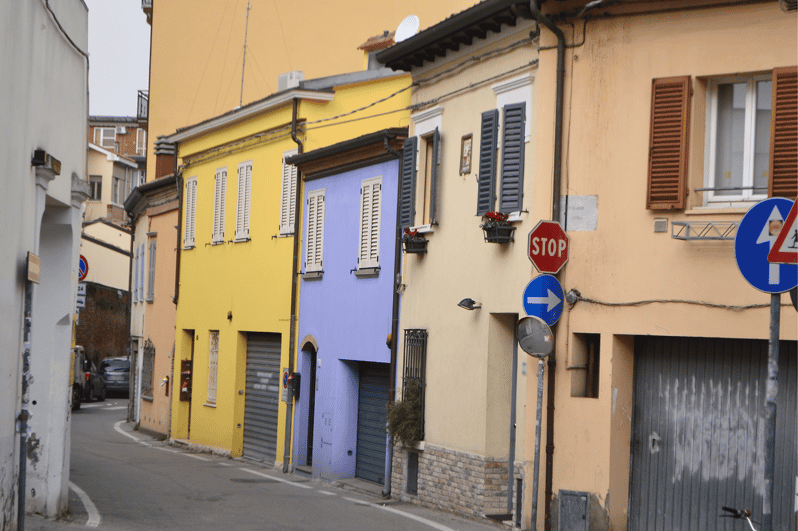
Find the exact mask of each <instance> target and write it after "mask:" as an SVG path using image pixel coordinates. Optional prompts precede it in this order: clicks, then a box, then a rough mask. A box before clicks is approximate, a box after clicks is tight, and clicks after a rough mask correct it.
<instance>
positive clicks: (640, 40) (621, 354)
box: [526, 2, 798, 529]
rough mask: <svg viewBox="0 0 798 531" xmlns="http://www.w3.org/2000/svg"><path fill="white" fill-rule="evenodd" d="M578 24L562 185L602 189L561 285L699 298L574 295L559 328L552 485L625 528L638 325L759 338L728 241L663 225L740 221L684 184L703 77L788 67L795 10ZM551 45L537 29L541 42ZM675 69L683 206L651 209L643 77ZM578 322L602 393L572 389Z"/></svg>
mask: <svg viewBox="0 0 798 531" xmlns="http://www.w3.org/2000/svg"><path fill="white" fill-rule="evenodd" d="M575 26H576V31H575V32H574V31H573V28H572V27H571V26H562V27H563V29H564V30H565V31H566V35H567V41H568V42H579V41H581V40H582V24H581V23H578V24H576V25H575ZM586 32H587V36H586V39H585V44H584V46H581V47H577V48H574V49H570V50H568V52H567V60H566V86H565V95H566V96H565V98H566V99H565V102H566V105H565V108H566V112H565V133H564V139H565V140H564V158H563V186H562V192H563V194H565V193H567V194H570V195H597V196H598V224H597V229H596V230H595V231H588V232H573V231H569V236H570V243H571V248H570V260H569V262H568V264H567V265H566V267H565V269H564V273H563V274H561V276H560V280H561V282H562V284H563V286H564V288H565V291H568V290H570V289H573V288H576V289H578V290H579V291H580V292H581V294H582V296H584V297H587V298H591V299H595V300H598V301H603V302H612V303H619V302H621V303H622V302H632V301H643V300H658V301H663V300H666V299H680V300H688V301H693V302H695V303H697V304H683V303H673V302H654V303H651V304H645V305H640V306H619V307H608V306H601V305H596V304H591V303H589V302H586V301H580V302H578V303H577V304H576V305H575V306H573V308H571V309H570V310H566V312H565V313H564V315H563V318H562V320H561V322H560V323H559V325H558V327H557V332H556V336H557V350H556V351H557V355H558V363H557V374H556V378H557V398H556V414H555V453H554V484H553V487H554V488H553V490H554V492H555V494H556V492H557V491H558V490H559V489H568V490H579V491H587V492H590V493H593V494H595V495H596V496H597V498H598V501H599V503H600V504H601V505H602V506H603V507H604V509H605V510H606V511H607V514H608V515H609V518H610V520H611V523H612V526H613V529H626V519H627V500H628V478H629V435H630V433H631V432H630V423H631V405H632V396H631V384H632V373H633V360H634V351H633V342H632V338H633V336H635V335H647V334H650V335H662V336H703V337H731V338H759V339H767V337H768V331H769V309H768V308H767V305H768V303H769V301H770V296H769V295H767V294H764V293H761V292H759V291H757V290H756V289H754V288H752V287H751V286H750V285H749V284H748V283H747V282H746V281H745V280H744V279H743V277H742V275H741V274H740V273H739V271H738V268H737V265H736V262H735V258H734V242H733V241H681V240H677V239H673V238H671V236H670V234H669V233H670V231H671V223H672V222H674V221H704V220H712V221H739V220H740V219H742V216H743V214H744V212H745V211H746V210H747V208H738V209H728V210H718V209H708V208H704V202H703V197H702V196H701V193H700V192H694V191H693V189H695V188H701V187H703V186H704V175H703V172H704V132H705V122H706V116H705V107H706V86H707V79H708V78H710V77H712V76H721V75H730V74H736V73H743V74H745V73H759V72H763V73H766V72H767V71H769V70H771V69H773V68H774V67H777V66H789V65H794V64H795V63H796V55H795V50H796V43H797V42H798V39H797V38H796V18H795V14H794V13H793V14H786V13H784V12H783V11H781V9H780V8H779V6H778V3H777V2H768V3H762V4H755V5H741V6H734V7H726V8H714V9H699V10H690V11H682V12H675V13H663V14H657V15H650V16H636V17H618V18H610V19H603V20H592V21H590V22H589V23H588V24H587V30H586ZM553 44H555V40H554V38H553V37H552V35H551V33H550V32H548V31H546V30H544V32H543V36H542V39H541V45H543V46H545V45H553ZM555 62H556V52H555V51H546V52H541V64H540V70H539V78H540V79H541V80H542V81H541V83H540V84H539V91H540V92H539V104H540V107H539V114H538V136H537V146H538V157H537V166H536V169H535V171H536V173H537V174H538V175H550V174H551V171H552V170H551V168H552V156H553V150H552V149H551V147H550V146H552V145H553V140H554V139H553V123H554V94H555V82H554V79H555V65H556V63H555ZM681 75H690V76H692V82H693V90H694V94H693V100H692V108H691V111H692V115H691V124H690V159H689V160H690V162H689V169H688V173H689V181H688V182H689V188H690V190H691V191H690V195H689V197H688V206H687V209H686V210H685V211H676V212H664V211H659V212H654V211H649V210H646V208H645V201H646V179H647V168H648V142H649V127H650V105H651V80H652V79H654V78H661V77H670V76H681ZM537 192H538V195H537V196H536V201H535V206H536V207H538V212H541V213H542V214H544V213H545V208H546V206H547V203H550V197H551V195H550V194H551V187H550V185H549V186H548V187H547V186H546V182H545V181H541V187H540V188H538V189H537ZM538 199H540V200H538ZM544 215H545V214H544ZM654 218H665V219H667V220H668V232H667V233H654ZM705 303H711V304H716V305H727V306H746V305H752V304H760V305H763V306H764V307H762V308H756V309H746V310H733V309H728V308H714V307H709V306H707V305H706V304H705ZM782 304H783V306H782V313H781V338H782V339H789V340H795V339H796V328H798V319H796V314H795V310H794V309H793V308H792V307H791V306H790V305H789V300H788V297H787V296H786V295H784V296H783V297H782ZM574 333H598V334H601V367H600V371H601V374H600V389H599V397H598V399H590V398H572V397H571V396H570V387H571V378H572V373H571V371H567V370H566V367H567V366H568V365H569V364H571V363H572V361H573V360H574V343H575V342H574V341H573V334H574ZM529 388H530V389H531V388H532V385H531V380H530V386H529ZM531 400H533V397H532V395H531V393H530V395H529V397H528V402H529V401H531ZM527 426H528V436H529V435H530V433H531V432H530V431H529V430H530V429H531V428H529V426H530V425H529V423H528V424H527ZM545 429H546V427H545V426H544V433H545ZM528 440H531V439H528ZM544 477H545V476H544V475H543V474H541V484H543V481H544ZM542 503H543V493H542V492H541V493H540V506H541V507H542ZM526 504H527V506H528V505H529V504H531V498H530V497H529V495H528V496H527V502H526ZM538 525H542V519H541V520H539V522H538Z"/></svg>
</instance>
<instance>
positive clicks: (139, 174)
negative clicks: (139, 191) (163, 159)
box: [133, 170, 147, 188]
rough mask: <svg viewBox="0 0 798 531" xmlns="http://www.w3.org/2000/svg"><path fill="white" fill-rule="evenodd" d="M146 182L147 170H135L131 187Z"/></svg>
mask: <svg viewBox="0 0 798 531" xmlns="http://www.w3.org/2000/svg"><path fill="white" fill-rule="evenodd" d="M145 182H147V172H146V170H136V173H135V182H134V183H133V187H134V188H135V187H136V186H141V185H142V184H144V183H145Z"/></svg>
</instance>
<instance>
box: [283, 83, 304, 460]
mask: <svg viewBox="0 0 798 531" xmlns="http://www.w3.org/2000/svg"><path fill="white" fill-rule="evenodd" d="M293 102H294V105H293V109H292V111H291V140H293V141H294V142H295V143H296V145H297V153H304V146H303V145H302V141H301V140H300V139H299V138H298V137H297V135H296V125H297V123H296V120H297V111H298V109H299V100H298V99H297V98H294V99H293ZM301 191H302V176H301V175H300V174H299V171H297V176H296V194H295V195H294V197H296V203H295V204H294V259H293V265H292V270H291V331H290V333H289V336H290V337H289V343H288V374H291V373H293V372H294V354H295V353H296V347H295V343H296V340H297V339H296V335H297V329H296V328H297V327H296V325H297V322H296V321H297V319H296V313H297V290H298V288H299V282H298V278H299V277H298V275H299V216H300V210H301V209H300V206H301V205H302V195H301ZM285 408H286V410H285V445H284V447H283V473H284V474H287V473H288V470H289V464H288V460H289V454H290V452H291V417H292V415H293V413H294V398H293V396H290V397H289V400H288V401H287V402H286V403H285Z"/></svg>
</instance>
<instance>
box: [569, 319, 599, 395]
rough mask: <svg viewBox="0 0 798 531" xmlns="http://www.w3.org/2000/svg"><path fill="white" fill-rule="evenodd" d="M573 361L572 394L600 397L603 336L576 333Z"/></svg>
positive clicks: (571, 365) (571, 366) (570, 368)
mask: <svg viewBox="0 0 798 531" xmlns="http://www.w3.org/2000/svg"><path fill="white" fill-rule="evenodd" d="M573 337H574V345H573V354H572V356H573V357H572V359H571V363H570V364H569V367H568V370H569V371H571V396H574V397H584V398H598V397H599V374H600V373H599V369H600V368H601V364H600V361H601V348H600V347H601V336H600V335H599V334H574V336H573Z"/></svg>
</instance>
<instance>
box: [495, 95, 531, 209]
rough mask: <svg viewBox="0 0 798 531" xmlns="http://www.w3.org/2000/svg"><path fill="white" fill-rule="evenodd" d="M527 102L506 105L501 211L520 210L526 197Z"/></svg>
mask: <svg viewBox="0 0 798 531" xmlns="http://www.w3.org/2000/svg"><path fill="white" fill-rule="evenodd" d="M525 119H526V103H523V102H522V103H514V104H512V105H506V106H505V107H504V131H503V135H502V184H501V195H500V196H499V197H500V199H499V211H500V212H505V213H507V212H518V211H519V210H521V207H522V204H523V198H524V121H525Z"/></svg>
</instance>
